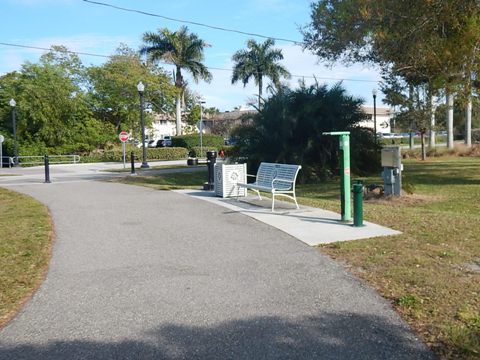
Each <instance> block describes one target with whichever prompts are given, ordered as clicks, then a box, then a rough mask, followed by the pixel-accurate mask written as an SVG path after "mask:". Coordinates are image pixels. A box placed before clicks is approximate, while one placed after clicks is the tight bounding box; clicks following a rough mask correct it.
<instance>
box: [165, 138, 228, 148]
mask: <svg viewBox="0 0 480 360" xmlns="http://www.w3.org/2000/svg"><path fill="white" fill-rule="evenodd" d="M202 144H203V147H204V148H208V149H221V148H222V147H223V146H224V140H223V137H222V136H220V135H210V134H208V135H203V136H202ZM172 145H173V146H176V147H184V148H186V149H188V150H192V149H193V148H194V147H197V146H198V147H200V135H199V134H192V135H182V136H175V137H173V138H172Z"/></svg>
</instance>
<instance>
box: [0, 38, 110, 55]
mask: <svg viewBox="0 0 480 360" xmlns="http://www.w3.org/2000/svg"><path fill="white" fill-rule="evenodd" d="M0 45H4V46H13V47H19V48H24V49H35V50H44V51H56V50H55V49H52V48H44V47H40V46H30V45H21V44H12V43H4V42H0ZM62 51H63V52H66V53H68V54H75V55H87V56H96V57H102V58H110V57H111V56H110V55H100V54H93V53H87V52H80V51H71V50H67V49H65V50H62Z"/></svg>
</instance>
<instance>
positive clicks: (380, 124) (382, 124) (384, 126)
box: [360, 105, 393, 134]
mask: <svg viewBox="0 0 480 360" xmlns="http://www.w3.org/2000/svg"><path fill="white" fill-rule="evenodd" d="M362 109H363V112H364V113H365V114H367V115H368V116H369V118H368V119H367V120H365V121H362V122H361V123H360V126H363V127H367V128H370V129H373V128H374V123H375V122H374V119H373V112H374V111H373V106H364V105H362ZM376 110H377V111H376V112H377V128H376V129H375V130H376V132H377V133H382V134H387V133H391V132H392V128H391V125H392V124H391V121H392V117H393V111H392V109H390V108H388V107H383V106H377V109H376Z"/></svg>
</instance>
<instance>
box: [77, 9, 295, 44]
mask: <svg viewBox="0 0 480 360" xmlns="http://www.w3.org/2000/svg"><path fill="white" fill-rule="evenodd" d="M83 1H84V2H86V3H90V4H95V5H101V6H106V7H109V8H113V9H117V10H122V11H128V12H133V13H137V14H142V15H147V16H153V17H158V18H162V19H166V20H170V21H175V22H179V23H184V24H191V25H197V26H203V27H206V28H209V29H214V30H220V31H226V32H233V33H237V34H242V35H248V36H254V37H259V38H263V39H273V40H278V41H285V42H290V43H293V44H296V45H302V44H303V42H302V41H297V40H291V39H285V38H279V37H275V36H267V35H262V34H256V33H250V32H246V31H242V30H235V29H228V28H224V27H220V26H213V25H208V24H204V23H199V22H196V21H189V20H181V19H175V18H171V17H168V16H164V15H159V14H154V13H150V12H146V11H142V10H136V9H128V8H124V7H120V6H117V5H112V4H107V3H104V2H100V1H92V0H83Z"/></svg>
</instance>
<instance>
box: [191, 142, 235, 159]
mask: <svg viewBox="0 0 480 360" xmlns="http://www.w3.org/2000/svg"><path fill="white" fill-rule="evenodd" d="M221 149H223V151H225V157H234V156H235V154H236V153H235V151H234V147H233V146H231V145H223V146H219V147H215V146H203V148H201V147H200V146H194V147H193V148H191V149H190V151H189V155H190V156H191V157H200V158H203V157H206V156H207V151H209V150H215V151H216V152H217V156H218V152H219V151H220V150H221ZM202 151H203V154H202Z"/></svg>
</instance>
